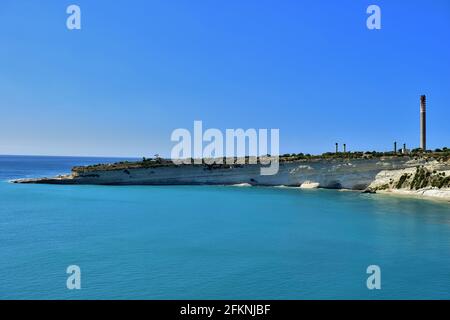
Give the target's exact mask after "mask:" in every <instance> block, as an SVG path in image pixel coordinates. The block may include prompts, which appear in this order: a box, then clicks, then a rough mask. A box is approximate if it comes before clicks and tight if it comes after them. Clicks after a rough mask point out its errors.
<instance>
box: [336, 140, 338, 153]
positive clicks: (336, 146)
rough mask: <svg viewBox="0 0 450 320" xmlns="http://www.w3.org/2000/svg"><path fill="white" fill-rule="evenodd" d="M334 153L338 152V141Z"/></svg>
mask: <svg viewBox="0 0 450 320" xmlns="http://www.w3.org/2000/svg"><path fill="white" fill-rule="evenodd" d="M336 153H338V143H337V142H336Z"/></svg>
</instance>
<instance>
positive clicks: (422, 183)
mask: <svg viewBox="0 0 450 320" xmlns="http://www.w3.org/2000/svg"><path fill="white" fill-rule="evenodd" d="M367 190H368V191H370V192H378V193H396V194H400V195H415V196H424V197H433V198H442V199H446V200H450V163H449V162H438V161H431V162H427V163H420V164H417V165H416V166H414V167H407V168H404V169H397V170H383V171H381V172H380V173H378V174H377V175H376V177H375V180H374V181H373V182H372V183H371V184H370V185H369V186H368V188H367Z"/></svg>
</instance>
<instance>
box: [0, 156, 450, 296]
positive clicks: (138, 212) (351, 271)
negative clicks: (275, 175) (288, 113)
mask: <svg viewBox="0 0 450 320" xmlns="http://www.w3.org/2000/svg"><path fill="white" fill-rule="evenodd" d="M116 160H117V159H100V158H70V157H22V156H20V157H19V156H0V299H55V298H56V299H84V298H87V299H141V298H142V299H241V298H242V299H338V298H339V299H347V298H356V299H406V298H411V299H423V298H436V299H449V298H450V204H448V203H439V202H432V201H421V200H416V199H404V198H397V197H390V196H380V195H370V194H361V193H356V192H339V191H333V190H309V191H308V190H303V191H302V190H298V189H282V188H266V187H264V188H263V187H250V188H246V187H226V186H216V187H215V186H164V187H158V186H156V187H154V186H123V187H122V186H120V187H119V186H57V185H18V184H11V183H8V182H7V181H8V180H9V179H12V178H20V177H34V176H52V175H56V174H60V173H67V172H69V171H70V168H71V167H72V166H73V165H80V164H92V163H98V162H108V161H109V162H113V161H116ZM69 265H78V266H79V267H80V268H81V286H82V289H81V290H68V289H67V288H66V280H67V277H68V275H67V274H66V268H67V267H68V266H69ZM369 265H379V266H380V268H381V283H382V285H381V286H382V287H381V290H368V289H367V287H366V279H367V277H368V274H366V268H367V267H368V266H369Z"/></svg>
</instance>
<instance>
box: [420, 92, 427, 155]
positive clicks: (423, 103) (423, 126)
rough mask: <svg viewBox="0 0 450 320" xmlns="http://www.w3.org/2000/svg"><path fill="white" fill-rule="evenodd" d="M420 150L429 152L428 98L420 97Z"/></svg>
mask: <svg viewBox="0 0 450 320" xmlns="http://www.w3.org/2000/svg"><path fill="white" fill-rule="evenodd" d="M420 149H422V151H426V150H427V98H426V96H425V95H421V96H420Z"/></svg>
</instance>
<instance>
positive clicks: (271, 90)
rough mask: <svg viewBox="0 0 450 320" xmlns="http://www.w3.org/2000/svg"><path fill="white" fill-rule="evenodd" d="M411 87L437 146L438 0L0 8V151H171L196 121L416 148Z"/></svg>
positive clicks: (445, 130) (449, 133)
mask: <svg viewBox="0 0 450 320" xmlns="http://www.w3.org/2000/svg"><path fill="white" fill-rule="evenodd" d="M70 4H77V5H79V6H80V7H81V12H82V17H81V24H82V29H81V30H74V31H70V30H68V29H67V28H66V19H67V17H68V15H67V14H66V8H67V6H68V5H70ZM370 4H377V5H379V6H380V7H381V12H382V22H381V23H382V28H381V30H368V29H367V27H366V19H367V17H368V15H367V14H366V8H367V7H368V6H369V5H370ZM421 94H426V95H427V99H428V147H429V148H436V147H442V146H444V145H447V146H449V147H450V124H449V123H450V1H448V0H432V1H414V0H395V1H381V0H371V1H363V0H344V1H341V0H340V1H337V0H333V1H331V0H330V1H317V0H309V1H300V0H292V1H288V0H280V1H278V0H277V1H275V0H272V1H266V0H227V1H224V0H214V1H212V0H183V1H181V0H179V1H178V0H173V1H168V0H159V1H153V0H150V1H134V0H127V1H122V0H119V1H118V0H114V1H99V0H96V1H91V0H89V1H87V0H71V1H64V0H53V1H51V0H47V1H25V0H2V1H1V2H0V106H1V107H0V108H1V109H0V112H1V113H0V154H47V155H103V156H137V157H140V156H152V155H154V154H155V153H159V154H161V155H164V156H168V155H170V150H171V148H172V146H173V145H174V143H173V142H171V141H170V134H171V132H172V131H173V130H174V129H176V128H188V129H191V128H192V126H193V121H194V120H202V121H203V125H204V127H207V128H219V129H223V130H224V129H226V128H244V129H247V128H256V129H258V128H279V129H280V151H281V153H287V152H296V153H297V152H305V153H306V152H308V153H322V152H326V151H332V150H334V143H335V142H340V143H344V142H345V143H347V145H348V149H350V150H375V149H376V150H388V149H391V148H392V144H393V141H395V140H396V141H398V143H399V145H401V144H402V143H403V142H406V143H407V144H408V146H411V147H417V146H418V144H419V97H420V95H421Z"/></svg>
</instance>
